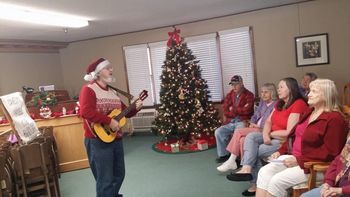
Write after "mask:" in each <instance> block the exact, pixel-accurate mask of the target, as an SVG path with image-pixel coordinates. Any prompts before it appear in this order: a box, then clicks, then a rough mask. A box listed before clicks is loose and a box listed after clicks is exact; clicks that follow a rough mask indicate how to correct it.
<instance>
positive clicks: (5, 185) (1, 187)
mask: <svg viewBox="0 0 350 197" xmlns="http://www.w3.org/2000/svg"><path fill="white" fill-rule="evenodd" d="M6 148H7V147H6ZM12 176H13V175H12V171H11V167H10V165H9V150H8V149H6V150H5V149H3V147H1V148H0V183H1V184H0V197H3V196H4V197H7V196H14V187H13V184H12V183H13V180H12Z"/></svg>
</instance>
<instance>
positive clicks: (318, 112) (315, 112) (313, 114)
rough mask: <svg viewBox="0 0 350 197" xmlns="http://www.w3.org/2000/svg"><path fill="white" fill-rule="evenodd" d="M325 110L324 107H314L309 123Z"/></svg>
mask: <svg viewBox="0 0 350 197" xmlns="http://www.w3.org/2000/svg"><path fill="white" fill-rule="evenodd" d="M323 111H324V110H323V109H317V110H316V109H314V111H312V112H311V114H310V117H309V123H311V122H313V121H315V120H316V119H317V118H318V117H319V116H320V115H321V114H322V113H323Z"/></svg>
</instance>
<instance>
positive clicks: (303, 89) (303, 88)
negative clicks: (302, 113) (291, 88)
mask: <svg viewBox="0 0 350 197" xmlns="http://www.w3.org/2000/svg"><path fill="white" fill-rule="evenodd" d="M315 79H317V75H316V74H315V73H305V75H304V76H303V78H302V79H301V82H300V85H299V90H300V93H301V94H302V95H303V96H304V97H305V98H307V95H308V94H309V92H310V87H309V85H310V83H311V81H314V80H315Z"/></svg>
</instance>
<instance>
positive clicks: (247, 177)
mask: <svg viewBox="0 0 350 197" xmlns="http://www.w3.org/2000/svg"><path fill="white" fill-rule="evenodd" d="M226 178H227V179H228V180H230V181H251V180H253V176H252V174H250V173H231V174H229V175H227V176H226Z"/></svg>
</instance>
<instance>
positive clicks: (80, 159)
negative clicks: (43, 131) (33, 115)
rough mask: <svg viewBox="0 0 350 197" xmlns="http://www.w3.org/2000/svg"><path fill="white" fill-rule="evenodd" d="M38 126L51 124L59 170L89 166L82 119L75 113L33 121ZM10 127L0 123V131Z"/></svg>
mask: <svg viewBox="0 0 350 197" xmlns="http://www.w3.org/2000/svg"><path fill="white" fill-rule="evenodd" d="M35 122H36V124H37V126H38V127H41V126H53V128H54V129H53V132H54V135H55V138H56V141H57V148H58V157H59V158H58V159H59V165H60V171H61V172H66V171H72V170H77V169H82V168H87V167H89V163H88V160H87V155H86V151H85V147H84V131H83V121H82V119H81V118H79V117H78V116H76V115H72V116H65V117H59V118H52V119H42V120H36V121H35ZM9 129H11V127H10V125H8V124H7V125H0V133H1V132H3V131H6V130H9Z"/></svg>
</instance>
